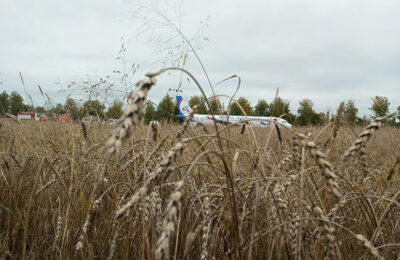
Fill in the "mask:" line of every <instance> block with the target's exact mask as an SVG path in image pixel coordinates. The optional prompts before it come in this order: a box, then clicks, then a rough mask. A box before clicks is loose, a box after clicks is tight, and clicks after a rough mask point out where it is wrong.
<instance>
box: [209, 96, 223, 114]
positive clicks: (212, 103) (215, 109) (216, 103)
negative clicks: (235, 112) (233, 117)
mask: <svg viewBox="0 0 400 260" xmlns="http://www.w3.org/2000/svg"><path fill="white" fill-rule="evenodd" d="M208 102H209V103H210V106H211V110H212V113H214V115H218V114H219V108H220V109H221V110H222V106H221V102H219V99H218V98H212V99H209V101H208ZM218 107H219V108H218ZM211 110H208V113H209V114H211ZM222 112H223V111H222Z"/></svg>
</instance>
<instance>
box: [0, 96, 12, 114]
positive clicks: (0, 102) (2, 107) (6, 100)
mask: <svg viewBox="0 0 400 260" xmlns="http://www.w3.org/2000/svg"><path fill="white" fill-rule="evenodd" d="M5 113H10V96H9V95H8V94H7V92H5V91H3V92H2V93H1V94H0V115H1V116H2V115H4V114H5Z"/></svg>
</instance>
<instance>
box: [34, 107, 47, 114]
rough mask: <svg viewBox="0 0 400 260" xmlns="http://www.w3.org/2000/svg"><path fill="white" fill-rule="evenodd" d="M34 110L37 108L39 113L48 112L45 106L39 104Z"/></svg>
mask: <svg viewBox="0 0 400 260" xmlns="http://www.w3.org/2000/svg"><path fill="white" fill-rule="evenodd" d="M34 110H35V112H38V113H46V109H45V108H44V107H40V106H38V107H35V109H34Z"/></svg>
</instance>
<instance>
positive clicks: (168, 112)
mask: <svg viewBox="0 0 400 260" xmlns="http://www.w3.org/2000/svg"><path fill="white" fill-rule="evenodd" d="M174 108H175V104H174V102H173V101H172V98H171V97H170V96H169V95H168V94H167V95H165V97H164V98H163V99H162V100H161V101H160V103H159V104H158V106H157V115H158V119H159V120H167V121H171V118H172V115H173V114H174V110H175V109H174Z"/></svg>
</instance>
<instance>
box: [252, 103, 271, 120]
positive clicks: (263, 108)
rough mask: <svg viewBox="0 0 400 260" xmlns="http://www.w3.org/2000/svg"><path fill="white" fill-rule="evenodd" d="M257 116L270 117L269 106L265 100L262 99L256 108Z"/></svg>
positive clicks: (255, 113)
mask: <svg viewBox="0 0 400 260" xmlns="http://www.w3.org/2000/svg"><path fill="white" fill-rule="evenodd" d="M254 115H255V116H270V110H269V105H268V103H267V101H266V100H265V99H260V100H258V102H257V105H256V106H255V107H254Z"/></svg>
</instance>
